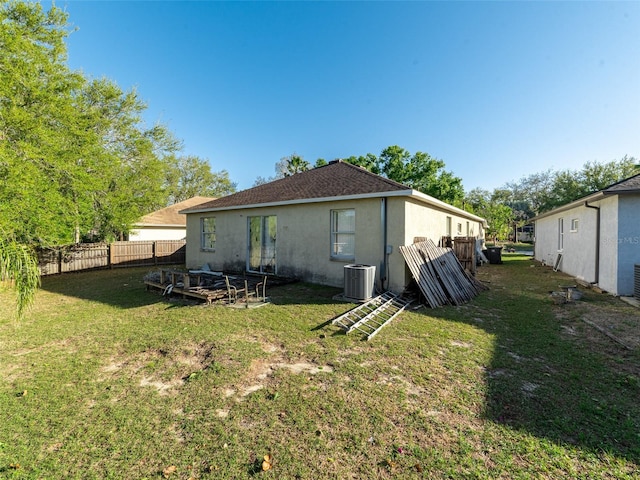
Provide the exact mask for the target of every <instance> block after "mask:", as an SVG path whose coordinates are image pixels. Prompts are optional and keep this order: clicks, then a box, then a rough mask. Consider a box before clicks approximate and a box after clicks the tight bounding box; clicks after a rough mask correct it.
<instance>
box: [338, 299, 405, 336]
mask: <svg viewBox="0 0 640 480" xmlns="http://www.w3.org/2000/svg"><path fill="white" fill-rule="evenodd" d="M410 303H411V300H407V299H404V298H401V297H398V296H397V295H396V294H394V293H391V292H386V293H383V294H382V295H379V296H377V297H375V298H372V299H371V300H369V301H368V302H365V303H363V304H362V305H359V306H357V307H355V308H353V309H351V310H349V311H348V312H346V313H343V314H342V315H340V316H339V317H337V318H335V319H334V320H333V321H332V322H331V323H332V324H333V325H338V326H340V327H342V329H344V330H345V331H346V333H347V334H349V333H351V332H353V331H354V330H358V331H359V332H361V333H364V334H365V335H366V336H367V340H371V339H372V338H373V337H374V336H375V335H376V334H377V333H378V332H379V331H380V329H381V328H382V327H384V326H385V325H387V324H388V323H389V322H390V321H391V320H393V319H394V318H396V317H397V316H398V315H400V313H402V311H403V310H404V309H405V308H406V307H407V306H408V305H409V304H410Z"/></svg>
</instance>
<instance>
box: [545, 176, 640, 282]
mask: <svg viewBox="0 0 640 480" xmlns="http://www.w3.org/2000/svg"><path fill="white" fill-rule="evenodd" d="M532 220H533V221H534V222H535V248H534V255H535V259H536V260H539V261H541V262H544V263H546V264H547V265H552V266H554V267H557V268H558V269H559V270H561V271H563V272H565V273H568V274H569V275H572V276H574V277H576V278H577V279H579V280H582V281H584V282H586V283H590V284H594V285H596V286H598V287H599V288H601V289H602V290H605V291H607V292H609V293H612V294H614V295H633V290H634V264H640V175H635V176H633V177H631V178H628V179H626V180H623V181H621V182H618V183H615V184H613V185H611V186H609V187H607V188H605V189H603V190H601V191H599V192H596V193H593V194H591V195H588V196H586V197H583V198H581V199H579V200H576V201H574V202H571V203H568V204H566V205H563V206H562V207H559V208H556V209H554V210H551V211H550V212H547V213H543V214H541V215H538V216H537V217H535V218H533V219H532Z"/></svg>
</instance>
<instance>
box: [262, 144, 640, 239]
mask: <svg viewBox="0 0 640 480" xmlns="http://www.w3.org/2000/svg"><path fill="white" fill-rule="evenodd" d="M343 161H346V162H349V163H352V164H353V165H358V166H360V167H362V168H365V169H366V170H369V171H370V172H372V173H375V174H377V175H382V176H385V177H387V178H389V179H390V180H394V181H396V182H399V183H402V184H404V185H406V186H408V187H411V188H413V189H415V190H418V191H419V192H422V193H425V194H427V195H430V196H432V197H434V198H437V199H438V200H442V201H443V202H446V203H449V204H451V205H454V206H456V207H459V208H462V209H463V210H466V211H468V212H470V213H473V214H476V215H478V216H480V217H483V218H485V219H486V220H487V223H488V225H489V227H488V229H487V235H488V236H490V237H492V238H497V239H500V240H506V239H508V238H509V237H510V236H511V234H512V233H513V232H514V229H517V228H520V227H523V226H524V225H526V224H528V223H529V222H530V219H531V218H533V217H535V216H536V215H538V214H541V213H544V212H547V211H549V210H552V209H554V208H556V207H559V206H561V205H564V204H566V203H569V202H572V201H574V200H577V199H578V198H581V197H584V196H586V195H589V194H591V193H594V192H597V191H599V190H602V189H603V188H605V187H607V186H609V185H611V184H613V183H616V182H619V181H621V180H624V179H625V178H628V177H631V176H633V175H635V174H638V173H640V165H639V164H638V161H637V160H636V159H635V158H634V157H630V156H627V155H625V156H624V157H623V158H622V159H620V160H611V161H608V162H595V161H592V162H587V163H585V164H584V165H583V167H582V168H581V169H578V170H570V169H566V170H560V171H554V170H546V171H543V172H539V173H533V174H530V175H528V176H525V177H522V178H521V179H520V180H518V181H512V182H509V183H507V184H506V185H504V186H502V187H499V188H496V189H494V190H493V191H491V192H490V191H489V190H485V189H482V188H474V189H472V190H470V191H468V192H465V190H464V188H463V185H462V179H461V178H460V177H457V176H455V175H454V174H453V173H452V172H450V171H447V170H445V163H444V161H442V160H439V159H437V158H433V157H431V156H430V155H429V154H428V153H423V152H417V153H415V154H411V153H410V152H409V151H408V150H406V149H404V148H402V147H399V146H397V145H393V146H389V147H387V148H385V149H384V150H382V152H381V153H380V155H375V154H372V153H367V154H366V155H360V156H350V157H346V158H344V159H343ZM326 164H327V162H326V160H324V159H322V158H320V159H318V160H316V161H315V163H314V164H313V165H312V164H311V163H309V162H308V161H306V160H305V159H304V158H303V157H302V156H300V155H298V154H297V153H293V154H291V155H289V156H286V157H283V158H281V159H280V161H279V162H277V163H276V165H275V171H276V174H275V175H274V176H272V177H270V178H263V177H258V178H257V179H256V181H255V183H254V186H257V185H261V184H263V183H266V182H268V181H273V180H276V179H278V178H283V177H286V176H289V175H293V174H295V173H299V172H303V171H305V170H309V169H311V168H317V167H321V166H323V165H326Z"/></svg>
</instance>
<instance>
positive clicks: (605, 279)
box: [598, 195, 619, 294]
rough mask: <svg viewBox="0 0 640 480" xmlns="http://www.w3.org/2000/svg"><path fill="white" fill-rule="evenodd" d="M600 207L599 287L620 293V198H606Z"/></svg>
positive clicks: (600, 203)
mask: <svg viewBox="0 0 640 480" xmlns="http://www.w3.org/2000/svg"><path fill="white" fill-rule="evenodd" d="M599 205H600V275H599V280H598V287H600V288H602V289H603V290H606V291H607V292H610V293H613V294H617V293H618V225H619V221H618V197H617V196H615V195H614V196H611V197H605V198H604V199H602V201H600V202H599Z"/></svg>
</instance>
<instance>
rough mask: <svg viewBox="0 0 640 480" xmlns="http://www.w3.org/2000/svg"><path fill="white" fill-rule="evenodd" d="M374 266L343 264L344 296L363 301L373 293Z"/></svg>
mask: <svg viewBox="0 0 640 480" xmlns="http://www.w3.org/2000/svg"><path fill="white" fill-rule="evenodd" d="M375 284H376V267H375V266H374V265H359V264H351V265H345V266H344V297H345V299H348V300H355V301H357V302H365V301H367V300H370V299H371V298H373V297H374V295H375Z"/></svg>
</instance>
